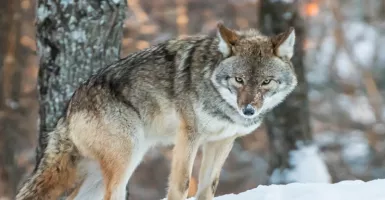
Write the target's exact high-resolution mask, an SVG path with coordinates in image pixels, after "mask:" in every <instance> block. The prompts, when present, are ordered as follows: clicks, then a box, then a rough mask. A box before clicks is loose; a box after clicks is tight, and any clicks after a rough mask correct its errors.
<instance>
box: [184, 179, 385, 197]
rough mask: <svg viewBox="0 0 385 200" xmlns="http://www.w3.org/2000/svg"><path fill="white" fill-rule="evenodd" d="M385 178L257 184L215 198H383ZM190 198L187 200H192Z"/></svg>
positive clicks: (384, 195) (384, 194)
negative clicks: (328, 182) (241, 191)
mask: <svg viewBox="0 0 385 200" xmlns="http://www.w3.org/2000/svg"><path fill="white" fill-rule="evenodd" d="M384 188H385V179H378V180H373V181H369V182H363V181H343V182H339V183H335V184H327V183H307V184H305V183H291V184H288V185H270V186H258V187H257V188H255V189H252V190H248V191H246V192H243V193H240V194H228V195H223V196H219V197H216V198H215V199H216V200H363V199H364V200H384V199H385V190H384ZM193 199H194V198H190V199H189V200H193Z"/></svg>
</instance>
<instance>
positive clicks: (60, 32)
mask: <svg viewBox="0 0 385 200" xmlns="http://www.w3.org/2000/svg"><path fill="white" fill-rule="evenodd" d="M126 10H127V5H126V1H125V0H88V1H85V0H79V1H68V0H57V1H52V0H38V5H37V23H36V28H37V37H36V40H37V48H38V56H39V58H40V70H39V75H38V76H39V77H38V79H39V80H38V89H39V103H40V112H39V113H40V131H39V132H40V133H39V144H38V147H37V149H36V151H37V152H36V161H37V164H36V165H38V163H39V161H40V159H41V157H42V152H43V151H44V149H45V148H46V146H47V137H48V134H47V133H48V132H50V131H52V130H53V129H54V128H55V125H56V122H57V120H58V118H59V117H60V116H61V115H62V114H63V111H64V109H65V106H66V102H67V101H68V100H69V99H70V97H71V95H72V93H73V92H74V90H75V89H76V88H77V87H78V85H79V84H80V83H81V82H83V81H85V80H87V79H88V78H89V76H90V75H91V74H93V73H95V72H96V71H97V70H99V69H100V68H102V67H105V66H106V65H108V64H110V63H112V62H113V61H116V60H118V59H119V57H120V46H121V40H122V36H123V22H124V19H125V12H126ZM35 169H36V168H35Z"/></svg>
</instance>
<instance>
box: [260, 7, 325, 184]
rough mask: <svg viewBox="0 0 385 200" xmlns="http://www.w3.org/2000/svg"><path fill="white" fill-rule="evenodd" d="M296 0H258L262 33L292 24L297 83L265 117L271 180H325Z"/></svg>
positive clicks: (303, 24)
mask: <svg viewBox="0 0 385 200" xmlns="http://www.w3.org/2000/svg"><path fill="white" fill-rule="evenodd" d="M299 4H300V1H261V8H260V9H261V12H260V25H261V31H262V32H264V33H266V34H277V33H281V32H283V31H285V30H287V29H288V28H289V27H290V26H293V27H294V28H295V33H296V48H295V53H294V57H293V58H292V62H293V64H294V68H295V72H296V74H297V76H298V86H297V88H296V89H295V91H294V92H293V94H291V95H290V96H289V97H288V98H287V99H286V100H285V101H284V102H283V103H282V104H281V105H280V106H278V107H277V108H275V109H274V110H273V111H272V112H271V113H269V114H268V115H267V117H266V126H267V130H268V136H269V140H270V149H271V152H272V153H271V159H270V169H269V174H271V178H270V182H271V183H276V184H278V183H290V182H329V181H330V175H329V173H328V170H327V168H326V166H325V163H324V161H323V160H322V159H321V158H320V156H319V154H318V148H317V147H316V146H315V145H314V144H313V138H312V134H311V128H310V123H309V117H310V116H309V105H308V98H307V90H308V86H307V82H306V80H305V66H304V62H303V57H304V54H305V52H304V48H303V42H304V39H305V36H306V33H305V23H304V20H303V18H302V17H301V16H300V13H299Z"/></svg>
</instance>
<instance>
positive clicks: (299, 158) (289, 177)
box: [270, 144, 331, 184]
mask: <svg viewBox="0 0 385 200" xmlns="http://www.w3.org/2000/svg"><path fill="white" fill-rule="evenodd" d="M297 146H298V149H297V150H293V151H291V152H289V164H290V165H291V166H292V168H290V169H283V170H281V169H275V170H274V171H273V174H272V175H271V177H270V183H273V184H274V183H291V182H300V183H311V182H313V183H314V182H317V183H330V179H331V177H330V174H329V172H328V169H327V167H326V165H325V163H324V161H323V159H322V158H321V156H320V154H319V152H318V147H317V146H315V145H306V146H305V145H301V144H297Z"/></svg>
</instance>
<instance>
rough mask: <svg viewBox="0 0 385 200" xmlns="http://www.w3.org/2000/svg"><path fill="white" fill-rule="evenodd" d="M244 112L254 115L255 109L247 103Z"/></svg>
mask: <svg viewBox="0 0 385 200" xmlns="http://www.w3.org/2000/svg"><path fill="white" fill-rule="evenodd" d="M242 112H243V114H244V115H246V116H252V115H254V113H255V109H254V107H253V106H252V105H250V104H247V105H246V106H245V107H243V109H242Z"/></svg>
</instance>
